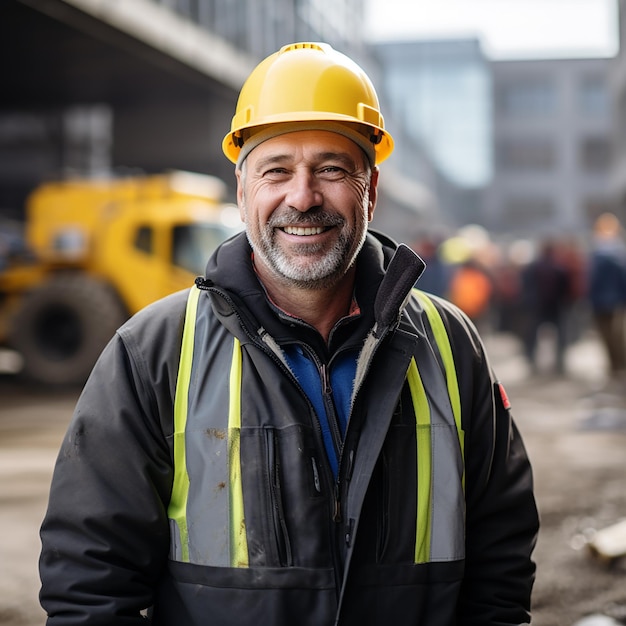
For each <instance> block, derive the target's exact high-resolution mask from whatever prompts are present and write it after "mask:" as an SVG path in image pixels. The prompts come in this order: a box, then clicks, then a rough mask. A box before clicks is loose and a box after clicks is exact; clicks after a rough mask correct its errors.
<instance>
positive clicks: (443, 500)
mask: <svg viewBox="0 0 626 626" xmlns="http://www.w3.org/2000/svg"><path fill="white" fill-rule="evenodd" d="M433 310H435V311H436V309H434V307H433ZM437 314H438V313H437ZM439 341H445V342H446V343H447V346H444V347H443V349H444V350H446V349H447V350H449V343H448V339H447V335H446V336H445V337H441V336H438V337H437V348H438V349H439V351H440V352H441V351H442V349H441V347H440V346H439V343H438V342H439ZM424 348H425V349H423V350H419V351H418V353H417V354H416V355H415V361H416V364H417V369H418V372H419V376H420V377H421V380H422V383H423V392H424V393H425V394H426V397H427V400H428V406H429V408H430V443H431V455H430V456H431V468H430V475H431V476H430V478H431V501H430V511H429V514H430V529H431V536H430V558H429V560H430V561H431V562H432V561H450V560H458V559H462V558H464V556H465V494H464V462H463V451H462V433H461V432H459V431H458V426H459V423H458V422H457V420H456V419H455V414H454V411H453V408H452V403H451V400H450V396H449V393H448V385H447V381H446V376H445V374H444V372H442V370H441V367H440V365H439V360H438V359H437V356H436V355H435V354H434V352H433V351H432V348H431V349H426V345H425V346H424ZM452 365H453V364H452ZM455 380H456V376H455ZM414 404H415V403H414ZM415 409H416V410H417V404H415ZM418 436H419V433H418ZM418 465H419V461H418ZM418 481H419V476H418ZM424 515H426V512H424V511H422V512H421V515H420V513H418V517H422V518H423V517H424ZM418 532H419V531H418Z"/></svg>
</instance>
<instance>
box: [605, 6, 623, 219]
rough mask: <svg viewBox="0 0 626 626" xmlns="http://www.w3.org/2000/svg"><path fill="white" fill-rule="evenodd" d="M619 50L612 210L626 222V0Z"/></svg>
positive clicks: (613, 72)
mask: <svg viewBox="0 0 626 626" xmlns="http://www.w3.org/2000/svg"><path fill="white" fill-rule="evenodd" d="M618 25H619V26H618V28H619V40H620V46H619V52H618V54H617V55H616V57H615V59H614V60H613V62H612V63H611V69H610V75H609V84H610V88H611V92H612V93H613V100H614V103H615V110H614V116H613V137H614V142H613V163H612V170H611V185H610V189H611V193H612V196H613V199H614V206H613V209H614V211H615V212H616V213H617V215H618V216H619V217H620V219H621V222H622V224H624V225H626V50H625V49H624V42H626V0H618Z"/></svg>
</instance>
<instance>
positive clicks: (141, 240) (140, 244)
mask: <svg viewBox="0 0 626 626" xmlns="http://www.w3.org/2000/svg"><path fill="white" fill-rule="evenodd" d="M134 246H135V248H136V249H137V250H141V251H142V252H147V253H148V254H152V252H153V251H154V231H153V230H152V228H151V227H150V226H140V227H139V228H138V229H137V232H136V233H135V242H134Z"/></svg>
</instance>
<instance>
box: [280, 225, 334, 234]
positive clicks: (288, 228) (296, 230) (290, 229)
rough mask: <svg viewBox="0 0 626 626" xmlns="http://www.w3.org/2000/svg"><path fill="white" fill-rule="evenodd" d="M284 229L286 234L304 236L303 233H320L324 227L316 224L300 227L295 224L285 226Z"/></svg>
mask: <svg viewBox="0 0 626 626" xmlns="http://www.w3.org/2000/svg"><path fill="white" fill-rule="evenodd" d="M284 231H285V232H286V233H287V234H288V235H300V236H305V235H319V234H320V233H323V232H324V228H323V227H322V226H316V227H313V228H311V227H306V228H302V227H297V226H285V228H284Z"/></svg>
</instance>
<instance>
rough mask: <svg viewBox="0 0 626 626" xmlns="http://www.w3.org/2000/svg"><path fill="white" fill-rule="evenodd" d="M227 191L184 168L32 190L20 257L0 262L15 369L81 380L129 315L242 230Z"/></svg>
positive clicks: (3, 312) (184, 283)
mask: <svg viewBox="0 0 626 626" xmlns="http://www.w3.org/2000/svg"><path fill="white" fill-rule="evenodd" d="M224 192H225V186H224V184H223V182H222V181H220V180H219V179H216V178H214V177H211V176H206V175H201V174H194V173H190V172H171V173H168V174H162V175H154V176H139V177H127V178H122V179H111V180H74V181H64V182H54V183H44V184H43V185H41V186H40V187H38V188H37V189H36V190H35V191H34V192H33V193H32V194H31V195H30V196H29V198H28V200H27V205H26V207H25V209H26V211H25V216H26V221H25V227H24V244H25V245H24V250H25V251H26V254H20V255H18V256H17V257H15V256H14V257H13V258H11V257H10V256H9V258H5V259H4V262H3V264H2V266H1V267H0V346H4V347H7V348H10V349H12V350H15V351H16V352H17V353H18V354H19V355H20V356H21V362H22V370H21V373H22V374H23V375H24V376H26V377H27V378H29V379H31V380H33V381H37V382H40V383H44V384H49V385H66V384H76V383H82V382H84V380H85V379H86V378H87V376H88V374H89V372H90V370H91V368H92V367H93V365H94V363H95V361H96V358H97V357H98V355H99V353H100V352H101V350H102V349H103V348H104V346H105V344H106V343H107V341H108V340H109V339H110V338H111V337H112V336H113V334H114V332H115V330H116V329H117V328H118V327H119V326H120V325H121V324H122V323H123V322H124V321H125V320H126V319H127V318H128V317H129V316H130V315H132V314H134V313H135V312H137V311H138V310H139V309H141V308H143V307H144V306H146V305H147V304H149V303H150V302H153V301H154V300H156V299H158V298H160V297H162V296H165V295H167V294H169V293H173V292H174V291H177V290H179V289H183V288H186V287H189V286H190V285H192V284H193V280H194V278H195V277H196V276H197V275H199V274H202V273H203V272H204V265H205V263H206V261H207V259H208V257H209V256H210V254H211V253H212V252H213V250H214V249H215V248H216V246H217V245H218V244H219V243H221V242H222V241H224V240H225V239H226V238H227V237H229V236H231V235H233V234H234V233H235V232H237V231H238V230H241V222H240V220H239V214H238V211H237V209H236V207H234V206H233V205H228V204H225V203H223V201H222V198H223V196H224Z"/></svg>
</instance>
